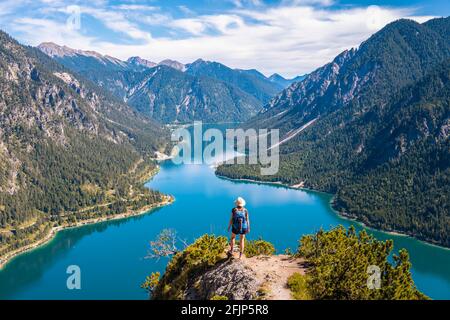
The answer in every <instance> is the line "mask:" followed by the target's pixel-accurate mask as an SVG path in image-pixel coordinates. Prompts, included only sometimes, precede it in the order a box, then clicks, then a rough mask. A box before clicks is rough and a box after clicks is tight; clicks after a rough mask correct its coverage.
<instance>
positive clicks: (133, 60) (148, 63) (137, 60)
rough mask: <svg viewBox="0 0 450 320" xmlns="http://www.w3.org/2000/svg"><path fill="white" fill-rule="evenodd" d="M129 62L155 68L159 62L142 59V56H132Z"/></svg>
mask: <svg viewBox="0 0 450 320" xmlns="http://www.w3.org/2000/svg"><path fill="white" fill-rule="evenodd" d="M127 63H128V64H130V65H134V66H141V67H145V68H153V67H156V66H157V65H158V64H157V63H155V62H152V61H148V60H146V59H142V58H141V57H130V58H128V60H127Z"/></svg>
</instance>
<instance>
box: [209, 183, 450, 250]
mask: <svg viewBox="0 0 450 320" xmlns="http://www.w3.org/2000/svg"><path fill="white" fill-rule="evenodd" d="M215 175H216V177H218V178H220V179H224V180H229V181H236V182H249V183H255V184H265V185H273V186H281V187H285V188H288V189H294V190H303V191H312V192H316V193H322V194H327V195H330V196H332V198H331V199H330V202H329V205H330V208H331V210H332V211H333V212H334V213H335V214H336V215H337V216H338V217H340V218H342V219H345V220H348V221H353V222H356V223H358V224H359V225H361V226H363V227H365V228H368V229H371V230H374V231H377V232H384V233H386V234H389V235H395V236H400V237H409V238H411V239H414V240H417V241H419V242H421V243H423V244H426V245H429V246H434V247H438V248H440V249H445V250H450V248H449V247H446V246H443V245H441V244H439V243H437V242H436V241H433V240H432V239H422V238H420V237H417V236H414V235H413V234H410V233H408V232H403V231H399V230H394V229H378V228H376V227H375V226H372V225H370V224H366V223H364V222H362V221H359V220H358V218H357V217H355V216H352V215H350V214H347V213H345V212H340V211H338V210H336V208H335V207H334V200H335V195H334V194H332V193H328V192H324V191H319V190H314V189H311V188H305V187H300V186H299V185H288V184H286V183H283V182H281V181H275V182H270V181H262V180H255V179H241V178H238V179H235V178H230V177H227V176H222V175H219V174H215Z"/></svg>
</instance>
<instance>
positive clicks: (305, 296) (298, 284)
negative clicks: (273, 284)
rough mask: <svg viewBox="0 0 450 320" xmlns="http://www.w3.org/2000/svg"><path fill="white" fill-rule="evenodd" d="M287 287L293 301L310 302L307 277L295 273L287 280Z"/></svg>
mask: <svg viewBox="0 0 450 320" xmlns="http://www.w3.org/2000/svg"><path fill="white" fill-rule="evenodd" d="M287 285H288V287H289V289H290V290H291V293H292V297H293V298H294V299H295V300H311V296H310V294H309V291H308V283H307V276H306V275H301V274H300V273H298V272H296V273H294V274H293V275H291V276H290V277H289V278H288V282H287Z"/></svg>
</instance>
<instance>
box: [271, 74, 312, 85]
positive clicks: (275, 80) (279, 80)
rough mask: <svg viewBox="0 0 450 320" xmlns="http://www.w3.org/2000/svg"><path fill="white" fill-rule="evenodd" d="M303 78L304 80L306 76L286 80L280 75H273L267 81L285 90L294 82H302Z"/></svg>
mask: <svg viewBox="0 0 450 320" xmlns="http://www.w3.org/2000/svg"><path fill="white" fill-rule="evenodd" d="M305 78H306V75H304V76H297V77H295V78H292V79H286V78H284V77H282V76H281V75H279V74H278V73H274V74H273V75H271V76H270V77H269V78H268V79H269V81H270V82H273V83H276V84H278V85H279V86H280V87H281V88H283V89H285V88H287V87H289V86H290V85H291V84H293V83H294V82H299V81H302V80H303V79H305Z"/></svg>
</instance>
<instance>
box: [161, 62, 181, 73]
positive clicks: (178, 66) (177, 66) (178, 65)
mask: <svg viewBox="0 0 450 320" xmlns="http://www.w3.org/2000/svg"><path fill="white" fill-rule="evenodd" d="M158 65H159V66H167V67H171V68H173V69H175V70H178V71H181V72H184V71H186V66H185V65H184V64H182V63H181V62H178V61H175V60H170V59H166V60H163V61H161V62H160V63H158Z"/></svg>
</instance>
